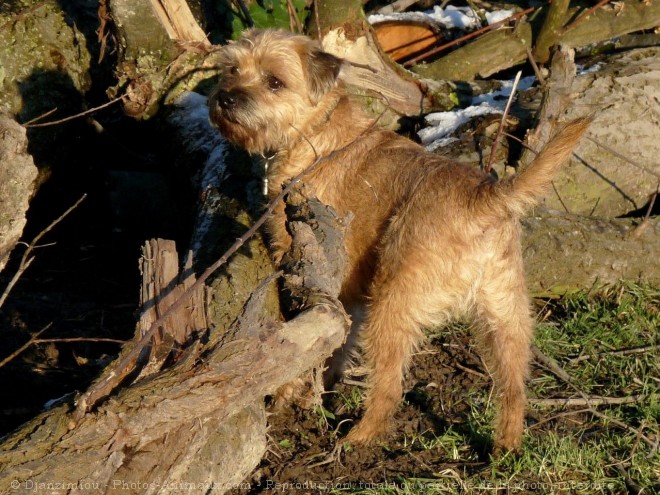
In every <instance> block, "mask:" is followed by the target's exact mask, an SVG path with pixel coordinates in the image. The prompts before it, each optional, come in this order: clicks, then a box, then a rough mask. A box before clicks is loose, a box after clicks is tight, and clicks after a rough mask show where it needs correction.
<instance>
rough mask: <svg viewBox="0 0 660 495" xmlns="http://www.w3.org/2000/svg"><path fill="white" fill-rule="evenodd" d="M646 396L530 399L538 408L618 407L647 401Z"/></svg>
mask: <svg viewBox="0 0 660 495" xmlns="http://www.w3.org/2000/svg"><path fill="white" fill-rule="evenodd" d="M645 398H646V396H645V395H631V396H629V397H600V396H591V395H587V396H585V397H569V398H554V399H529V403H530V404H534V405H537V406H566V407H575V406H590V407H594V406H618V405H621V404H633V403H635V402H639V401H641V400H643V399H645Z"/></svg>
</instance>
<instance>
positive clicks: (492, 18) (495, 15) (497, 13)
mask: <svg viewBox="0 0 660 495" xmlns="http://www.w3.org/2000/svg"><path fill="white" fill-rule="evenodd" d="M513 14H515V12H514V11H513V10H494V11H493V12H486V22H488V25H492V24H495V23H496V22H500V21H503V20H504V19H506V18H507V17H511V16H512V15H513Z"/></svg>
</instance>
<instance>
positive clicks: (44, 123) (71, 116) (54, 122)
mask: <svg viewBox="0 0 660 495" xmlns="http://www.w3.org/2000/svg"><path fill="white" fill-rule="evenodd" d="M125 97H126V95H121V96H118V97H117V98H115V99H114V100H110V101H109V102H107V103H104V104H103V105H99V106H98V107H94V108H90V109H89V110H85V111H84V112H80V113H77V114H75V115H69V116H68V117H64V118H63V119H59V120H53V121H50V122H43V123H41V124H32V123H30V122H33V121H34V119H33V120H32V121H30V122H28V123H26V124H23V127H48V126H50V125H57V124H62V123H64V122H68V121H70V120H74V119H77V118H79V117H84V116H85V115H89V114H90V113H94V112H96V111H98V110H102V109H104V108H106V107H109V106H110V105H114V104H115V103H117V102H118V101H121V100H123V99H124V98H125ZM50 113H52V111H51V112H47V113H45V114H44V115H42V116H40V117H37V120H40V119H42V118H43V117H45V116H47V115H50Z"/></svg>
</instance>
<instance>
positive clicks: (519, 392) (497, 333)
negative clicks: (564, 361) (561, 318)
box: [475, 242, 534, 452]
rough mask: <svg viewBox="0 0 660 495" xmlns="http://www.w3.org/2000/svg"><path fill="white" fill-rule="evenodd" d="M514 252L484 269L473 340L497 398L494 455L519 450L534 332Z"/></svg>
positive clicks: (521, 268) (525, 291) (518, 258)
mask: <svg viewBox="0 0 660 495" xmlns="http://www.w3.org/2000/svg"><path fill="white" fill-rule="evenodd" d="M511 249H512V250H514V252H513V253H512V251H508V252H507V256H502V257H501V258H500V259H497V260H495V261H494V262H492V263H489V264H488V266H486V267H485V273H484V279H483V283H482V284H481V288H480V290H479V291H478V293H477V298H476V325H475V327H476V328H475V337H476V340H477V343H478V345H479V349H480V353H481V356H482V358H483V359H484V362H485V363H486V366H487V367H488V370H489V372H490V373H491V375H492V377H493V381H494V385H495V394H496V398H497V399H496V400H497V418H496V422H495V450H496V452H497V451H501V450H514V451H515V450H518V449H519V448H520V444H521V438H522V432H523V425H524V418H525V407H526V404H527V399H526V395H525V379H526V378H527V374H528V369H529V362H530V359H531V349H530V345H531V340H532V334H533V330H534V321H533V319H532V317H531V315H530V305H529V296H528V293H527V288H526V286H525V279H524V273H523V266H522V259H521V257H520V253H519V251H520V250H519V248H518V246H517V245H516V243H515V242H512V243H511ZM512 254H514V255H513V256H512Z"/></svg>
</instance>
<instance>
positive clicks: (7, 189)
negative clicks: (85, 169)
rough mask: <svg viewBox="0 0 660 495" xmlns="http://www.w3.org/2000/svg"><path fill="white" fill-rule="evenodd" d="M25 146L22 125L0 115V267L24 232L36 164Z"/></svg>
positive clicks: (26, 145) (26, 144) (1, 267)
mask: <svg viewBox="0 0 660 495" xmlns="http://www.w3.org/2000/svg"><path fill="white" fill-rule="evenodd" d="M27 148H28V141H27V136H26V133H25V129H24V128H23V127H21V126H20V125H19V124H18V123H17V122H16V121H14V120H13V119H10V118H9V117H7V116H3V115H0V198H2V200H1V203H0V270H2V269H3V268H4V267H5V264H6V263H7V259H8V258H9V255H10V253H11V252H12V250H13V249H14V247H15V246H16V243H17V242H18V240H19V239H20V237H21V235H22V234H23V227H25V223H26V218H25V213H26V212H27V209H28V205H29V201H30V198H31V197H32V194H33V193H34V190H35V183H34V181H35V179H36V178H37V168H36V167H35V166H34V162H33V160H32V156H31V155H30V154H29V153H28V150H27ZM0 306H1V303H0Z"/></svg>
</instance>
